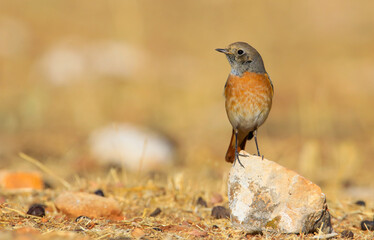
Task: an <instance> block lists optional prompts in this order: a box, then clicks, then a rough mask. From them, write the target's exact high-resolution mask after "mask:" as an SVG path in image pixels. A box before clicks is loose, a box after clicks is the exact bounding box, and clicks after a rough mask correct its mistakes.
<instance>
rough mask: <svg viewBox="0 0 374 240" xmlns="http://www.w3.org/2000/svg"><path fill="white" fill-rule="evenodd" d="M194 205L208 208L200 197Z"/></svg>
mask: <svg viewBox="0 0 374 240" xmlns="http://www.w3.org/2000/svg"><path fill="white" fill-rule="evenodd" d="M196 205H200V206H202V207H208V204H207V203H206V201H205V200H204V199H203V198H202V197H199V198H198V199H197V201H196Z"/></svg>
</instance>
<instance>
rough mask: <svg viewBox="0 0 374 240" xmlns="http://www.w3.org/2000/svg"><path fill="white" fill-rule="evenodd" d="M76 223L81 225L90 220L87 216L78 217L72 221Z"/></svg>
mask: <svg viewBox="0 0 374 240" xmlns="http://www.w3.org/2000/svg"><path fill="white" fill-rule="evenodd" d="M74 221H75V222H76V223H82V222H90V221H91V218H89V217H87V216H79V217H77V218H76V219H75V220H74Z"/></svg>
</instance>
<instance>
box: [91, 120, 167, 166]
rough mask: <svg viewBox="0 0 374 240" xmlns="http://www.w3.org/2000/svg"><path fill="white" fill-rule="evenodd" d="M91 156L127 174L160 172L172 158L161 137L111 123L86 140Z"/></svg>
mask: <svg viewBox="0 0 374 240" xmlns="http://www.w3.org/2000/svg"><path fill="white" fill-rule="evenodd" d="M89 145H90V151H91V154H92V156H93V157H95V158H96V159H97V160H98V161H100V162H101V163H103V164H117V165H120V166H124V167H125V168H127V169H128V170H130V171H137V170H139V168H141V170H145V171H149V170H156V169H161V168H162V167H164V166H165V165H166V164H168V163H170V162H171V161H172V160H173V157H174V146H173V144H172V143H171V142H170V141H169V140H168V139H167V138H166V137H164V136H162V135H161V134H159V133H156V132H152V131H150V130H147V129H144V128H140V127H137V126H133V125H129V124H111V125H109V126H105V127H103V128H100V129H97V130H96V131H94V132H93V133H92V134H91V136H90V140H89Z"/></svg>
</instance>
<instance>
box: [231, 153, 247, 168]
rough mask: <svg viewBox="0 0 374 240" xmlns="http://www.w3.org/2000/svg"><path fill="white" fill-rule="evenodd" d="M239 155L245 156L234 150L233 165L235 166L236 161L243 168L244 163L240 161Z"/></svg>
mask: <svg viewBox="0 0 374 240" xmlns="http://www.w3.org/2000/svg"><path fill="white" fill-rule="evenodd" d="M239 156H241V157H242V156H246V155H244V154H240V153H237V152H236V153H235V161H234V166H235V163H236V162H238V163H239V164H240V166H242V167H243V168H245V167H244V165H243V164H242V162H240V159H239Z"/></svg>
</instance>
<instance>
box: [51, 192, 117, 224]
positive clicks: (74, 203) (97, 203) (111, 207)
mask: <svg viewBox="0 0 374 240" xmlns="http://www.w3.org/2000/svg"><path fill="white" fill-rule="evenodd" d="M55 205H56V208H57V209H58V210H60V211H61V212H63V213H65V214H66V215H68V216H71V217H78V216H87V217H89V218H100V217H105V218H114V217H118V216H120V215H121V208H120V205H119V203H118V202H117V201H116V200H114V199H112V198H106V197H101V196H98V195H95V194H91V193H85V192H64V193H61V194H60V195H59V196H58V197H57V198H56V200H55Z"/></svg>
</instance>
